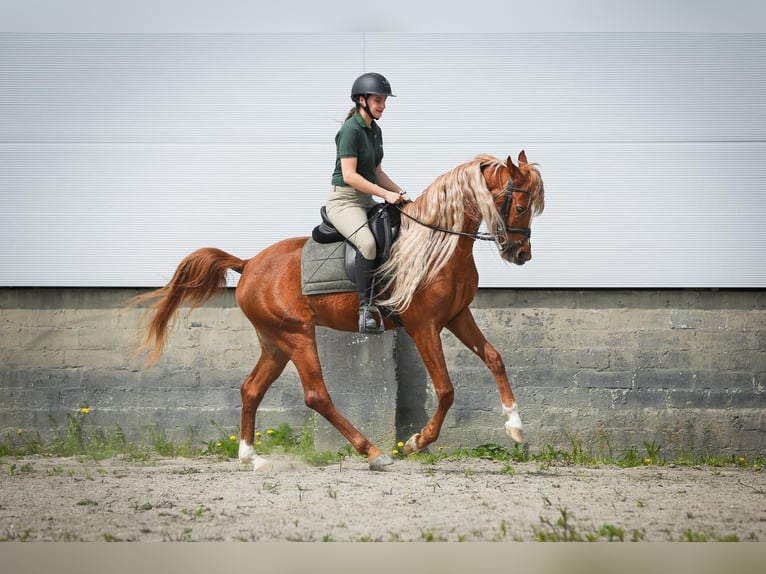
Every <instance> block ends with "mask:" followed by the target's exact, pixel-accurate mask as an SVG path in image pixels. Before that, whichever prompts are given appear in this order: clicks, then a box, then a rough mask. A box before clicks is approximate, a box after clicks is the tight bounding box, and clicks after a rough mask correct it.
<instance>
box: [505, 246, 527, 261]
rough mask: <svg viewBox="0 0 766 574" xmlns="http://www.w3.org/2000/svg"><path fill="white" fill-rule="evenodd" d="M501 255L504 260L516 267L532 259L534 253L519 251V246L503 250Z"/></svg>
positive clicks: (524, 250) (524, 249) (525, 250)
mask: <svg viewBox="0 0 766 574" xmlns="http://www.w3.org/2000/svg"><path fill="white" fill-rule="evenodd" d="M500 255H501V257H502V258H503V259H505V260H506V261H508V262H510V263H513V264H514V265H524V264H525V263H526V262H527V261H529V260H530V259H532V253H531V252H530V250H529V249H526V248H523V249H518V248H517V246H513V247H510V248H508V249H503V251H502V252H501V254H500Z"/></svg>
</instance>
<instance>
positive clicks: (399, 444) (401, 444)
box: [396, 441, 404, 448]
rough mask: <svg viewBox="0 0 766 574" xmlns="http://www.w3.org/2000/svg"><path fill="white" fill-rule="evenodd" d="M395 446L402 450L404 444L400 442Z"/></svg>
mask: <svg viewBox="0 0 766 574" xmlns="http://www.w3.org/2000/svg"><path fill="white" fill-rule="evenodd" d="M396 446H398V447H399V448H402V447H403V446H404V443H403V442H402V441H399V442H398V443H396Z"/></svg>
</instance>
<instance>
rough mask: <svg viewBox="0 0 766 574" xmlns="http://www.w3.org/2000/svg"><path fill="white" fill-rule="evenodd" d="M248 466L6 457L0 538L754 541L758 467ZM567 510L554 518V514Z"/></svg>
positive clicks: (764, 504) (465, 462)
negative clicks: (256, 469)
mask: <svg viewBox="0 0 766 574" xmlns="http://www.w3.org/2000/svg"><path fill="white" fill-rule="evenodd" d="M269 460H270V462H271V464H270V468H269V469H268V470H266V471H259V472H253V471H252V470H251V467H248V466H244V465H242V464H240V463H239V462H238V461H220V460H217V459H215V458H208V457H201V458H194V459H184V458H156V459H152V460H150V461H147V462H134V461H129V460H126V459H125V458H123V457H115V458H111V459H107V460H103V461H92V460H86V459H80V458H77V457H74V458H48V457H40V456H28V457H21V458H10V457H6V458H5V459H3V461H2V463H1V464H2V473H1V474H0V537H1V538H2V539H3V540H6V541H7V540H17V541H18V540H42V541H79V540H82V541H102V540H120V541H239V540H242V541H316V542H321V541H346V542H356V541H442V540H445V541H482V542H490V541H531V540H535V539H537V538H538V537H539V536H541V535H542V536H544V537H547V538H548V539H553V538H555V537H559V538H560V537H562V536H578V535H579V536H581V537H582V538H584V539H587V537H588V536H590V537H591V538H592V537H594V536H597V537H598V539H599V540H602V541H603V540H608V539H609V538H610V537H611V538H612V539H619V538H622V539H624V540H626V541H628V540H640V541H668V540H683V539H685V538H686V537H688V535H689V533H691V534H694V535H697V536H706V537H708V538H709V539H716V538H718V539H720V538H724V537H733V536H736V537H737V538H738V539H739V540H742V541H746V540H758V541H766V472H764V471H763V470H754V469H752V468H739V467H723V468H718V467H707V466H699V467H677V466H676V467H674V466H645V467H639V468H617V467H613V466H599V467H583V466H574V465H541V464H540V463H533V462H529V463H506V462H500V461H494V460H486V459H476V458H462V459H456V460H449V459H448V460H440V461H438V462H436V463H433V464H424V463H422V462H420V461H413V460H407V459H405V460H397V461H396V463H395V464H394V465H393V466H391V467H389V469H390V470H387V471H385V472H371V471H370V470H369V469H368V466H367V463H366V462H365V461H364V459H362V458H352V459H346V460H344V461H343V462H342V463H335V464H332V465H329V466H324V467H311V466H307V465H306V464H305V463H303V462H302V461H300V460H297V459H294V458H289V457H280V456H271V457H269ZM564 523H565V524H564Z"/></svg>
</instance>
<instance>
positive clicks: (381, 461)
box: [370, 454, 394, 470]
mask: <svg viewBox="0 0 766 574" xmlns="http://www.w3.org/2000/svg"><path fill="white" fill-rule="evenodd" d="M392 464H394V459H392V458H391V457H390V456H388V455H387V454H379V455H378V456H376V457H375V458H374V459H372V461H370V470H385V469H386V467H387V466H391V465H392Z"/></svg>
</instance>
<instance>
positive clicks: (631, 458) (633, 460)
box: [616, 446, 643, 468]
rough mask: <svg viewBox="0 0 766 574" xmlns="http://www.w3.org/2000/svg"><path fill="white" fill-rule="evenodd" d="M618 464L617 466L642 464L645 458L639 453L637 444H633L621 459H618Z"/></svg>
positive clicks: (627, 466)
mask: <svg viewBox="0 0 766 574" xmlns="http://www.w3.org/2000/svg"><path fill="white" fill-rule="evenodd" d="M616 464H617V466H621V467H625V468H631V467H635V466H641V465H642V464H643V459H642V458H641V455H640V454H639V453H638V449H637V448H636V447H635V446H632V447H630V448H629V449H627V450H626V451H625V452H624V453H623V454H622V456H621V457H620V458H619V459H617V462H616Z"/></svg>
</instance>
